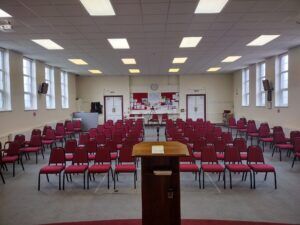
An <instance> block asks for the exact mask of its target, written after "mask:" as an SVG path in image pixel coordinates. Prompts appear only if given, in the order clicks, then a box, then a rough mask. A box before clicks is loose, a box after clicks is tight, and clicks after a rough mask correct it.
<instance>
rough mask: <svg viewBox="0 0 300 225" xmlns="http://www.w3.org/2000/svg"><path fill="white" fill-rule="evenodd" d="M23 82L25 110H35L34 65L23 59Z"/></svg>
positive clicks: (30, 61)
mask: <svg viewBox="0 0 300 225" xmlns="http://www.w3.org/2000/svg"><path fill="white" fill-rule="evenodd" d="M23 81H24V105H25V110H32V109H37V103H36V76H35V63H34V61H33V60H31V59H28V58H23Z"/></svg>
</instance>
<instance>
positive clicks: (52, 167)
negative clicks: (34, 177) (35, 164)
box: [40, 165, 65, 174]
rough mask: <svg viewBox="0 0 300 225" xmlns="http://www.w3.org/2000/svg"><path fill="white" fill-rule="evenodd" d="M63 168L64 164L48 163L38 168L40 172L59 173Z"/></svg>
mask: <svg viewBox="0 0 300 225" xmlns="http://www.w3.org/2000/svg"><path fill="white" fill-rule="evenodd" d="M64 169H65V166H57V165H49V166H44V167H42V168H41V169H40V173H53V174H56V173H60V172H61V171H63V170H64Z"/></svg>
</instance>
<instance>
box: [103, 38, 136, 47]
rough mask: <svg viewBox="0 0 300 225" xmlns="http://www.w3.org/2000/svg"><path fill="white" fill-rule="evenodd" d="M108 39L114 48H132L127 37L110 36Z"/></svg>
mask: <svg viewBox="0 0 300 225" xmlns="http://www.w3.org/2000/svg"><path fill="white" fill-rule="evenodd" d="M107 40H108V42H109V43H110V44H111V46H112V47H113V48H114V49H129V48H130V47H129V44H128V41H127V39H126V38H108V39H107Z"/></svg>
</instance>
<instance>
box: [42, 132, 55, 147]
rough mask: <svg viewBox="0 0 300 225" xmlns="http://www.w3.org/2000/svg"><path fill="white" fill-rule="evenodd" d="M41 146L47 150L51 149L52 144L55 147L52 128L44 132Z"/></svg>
mask: <svg viewBox="0 0 300 225" xmlns="http://www.w3.org/2000/svg"><path fill="white" fill-rule="evenodd" d="M42 144H43V147H45V146H46V147H47V146H48V147H49V148H52V145H53V144H54V145H55V147H56V137H55V131H54V130H53V129H52V128H48V129H47V130H46V133H45V136H43V140H42Z"/></svg>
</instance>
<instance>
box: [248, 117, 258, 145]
mask: <svg viewBox="0 0 300 225" xmlns="http://www.w3.org/2000/svg"><path fill="white" fill-rule="evenodd" d="M258 136H259V133H258V130H257V128H256V124H255V121H254V120H249V121H248V124H247V132H246V138H247V140H248V137H250V139H251V145H252V140H253V138H258Z"/></svg>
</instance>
